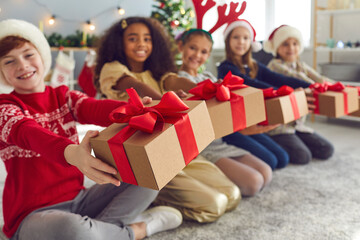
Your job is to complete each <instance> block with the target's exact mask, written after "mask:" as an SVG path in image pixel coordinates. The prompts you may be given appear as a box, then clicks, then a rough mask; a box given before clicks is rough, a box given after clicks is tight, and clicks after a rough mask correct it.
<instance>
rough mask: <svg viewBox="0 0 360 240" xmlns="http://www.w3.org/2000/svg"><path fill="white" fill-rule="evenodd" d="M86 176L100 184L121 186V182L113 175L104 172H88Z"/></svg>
mask: <svg viewBox="0 0 360 240" xmlns="http://www.w3.org/2000/svg"><path fill="white" fill-rule="evenodd" d="M86 176H87V177H88V178H89V179H91V180H93V181H94V182H96V183H98V184H108V183H111V184H114V185H115V186H120V181H119V180H118V179H116V178H115V177H113V176H112V175H109V174H106V173H104V172H101V171H98V170H96V169H92V170H90V171H89V172H87V174H86Z"/></svg>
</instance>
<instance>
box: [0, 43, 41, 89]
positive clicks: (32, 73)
mask: <svg viewBox="0 0 360 240" xmlns="http://www.w3.org/2000/svg"><path fill="white" fill-rule="evenodd" d="M0 70H1V73H2V74H3V75H4V77H5V80H6V81H7V82H8V83H9V84H10V85H11V86H13V87H14V90H15V91H16V92H17V93H20V94H30V93H36V92H43V91H44V89H45V83H44V81H43V79H44V64H43V62H42V59H41V56H40V54H39V52H38V51H37V49H36V48H35V47H34V45H32V44H31V43H28V42H25V43H24V44H23V45H22V46H20V47H18V48H14V49H12V50H11V51H10V52H9V53H7V54H5V55H4V56H3V57H1V58H0Z"/></svg>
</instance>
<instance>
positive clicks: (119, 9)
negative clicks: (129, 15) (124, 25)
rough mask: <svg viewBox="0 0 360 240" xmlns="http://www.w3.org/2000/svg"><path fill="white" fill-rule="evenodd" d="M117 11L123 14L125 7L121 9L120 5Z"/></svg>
mask: <svg viewBox="0 0 360 240" xmlns="http://www.w3.org/2000/svg"><path fill="white" fill-rule="evenodd" d="M117 10H118V13H119V15H124V14H125V9H123V8H122V7H120V6H119V7H117Z"/></svg>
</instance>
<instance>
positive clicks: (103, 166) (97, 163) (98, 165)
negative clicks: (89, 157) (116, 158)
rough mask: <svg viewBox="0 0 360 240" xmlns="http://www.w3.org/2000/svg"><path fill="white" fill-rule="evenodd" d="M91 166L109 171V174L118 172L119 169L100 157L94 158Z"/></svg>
mask: <svg viewBox="0 0 360 240" xmlns="http://www.w3.org/2000/svg"><path fill="white" fill-rule="evenodd" d="M90 167H92V168H94V169H97V170H99V171H101V172H104V173H108V174H113V175H114V174H116V173H117V171H116V169H115V168H113V167H112V166H110V165H108V164H107V163H105V162H103V161H101V160H100V159H98V158H93V161H91V163H90Z"/></svg>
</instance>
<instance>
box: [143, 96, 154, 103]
mask: <svg viewBox="0 0 360 240" xmlns="http://www.w3.org/2000/svg"><path fill="white" fill-rule="evenodd" d="M151 102H152V98H151V97H148V96H145V97H143V98H142V103H143V104H149V103H151Z"/></svg>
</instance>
